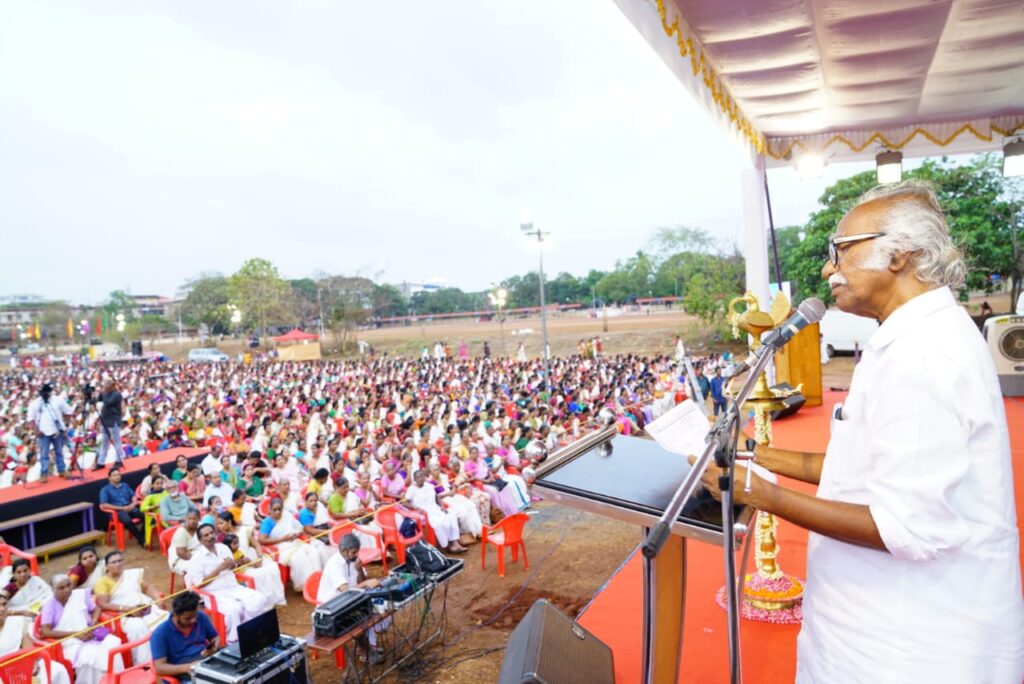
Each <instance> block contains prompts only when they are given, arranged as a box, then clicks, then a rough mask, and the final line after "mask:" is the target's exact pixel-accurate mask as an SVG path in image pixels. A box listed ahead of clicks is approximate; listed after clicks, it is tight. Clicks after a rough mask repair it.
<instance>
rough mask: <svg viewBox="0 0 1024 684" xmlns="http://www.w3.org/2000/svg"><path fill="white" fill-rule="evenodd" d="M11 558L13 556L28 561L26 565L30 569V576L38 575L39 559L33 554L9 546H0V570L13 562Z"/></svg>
mask: <svg viewBox="0 0 1024 684" xmlns="http://www.w3.org/2000/svg"><path fill="white" fill-rule="evenodd" d="M11 556H14V557H15V558H24V559H25V560H27V561H28V565H29V567H30V568H31V569H32V574H33V575H38V574H39V559H38V558H36V556H35V554H34V553H27V552H25V551H22V550H21V549H16V548H14V547H13V546H11V545H10V544H0V568H2V567H6V566H8V565H10V564H11V563H12V562H13V560H12V559H11Z"/></svg>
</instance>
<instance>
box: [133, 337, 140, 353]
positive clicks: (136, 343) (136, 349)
mask: <svg viewBox="0 0 1024 684" xmlns="http://www.w3.org/2000/svg"><path fill="white" fill-rule="evenodd" d="M132 356H142V340H132Z"/></svg>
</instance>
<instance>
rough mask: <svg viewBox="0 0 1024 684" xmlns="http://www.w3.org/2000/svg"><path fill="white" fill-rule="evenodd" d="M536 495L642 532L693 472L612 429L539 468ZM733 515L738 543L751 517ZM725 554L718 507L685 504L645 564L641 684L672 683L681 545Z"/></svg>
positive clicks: (707, 499)
mask: <svg viewBox="0 0 1024 684" xmlns="http://www.w3.org/2000/svg"><path fill="white" fill-rule="evenodd" d="M535 470H536V473H537V480H536V482H534V484H533V487H534V489H536V490H537V491H538V492H541V493H543V494H544V496H545V497H546V498H548V499H550V500H553V501H557V502H559V503H561V504H564V505H566V506H570V507H573V508H578V509H581V510H585V511H589V512H591V513H596V514H598V515H603V516H607V517H609V518H614V519H616V520H621V521H623V522H628V523H632V524H636V525H638V526H640V528H641V534H642V535H643V536H642V537H641V539H643V538H644V537H646V536H647V533H648V531H649V529H650V528H651V527H652V526H654V525H655V523H657V522H658V518H659V517H660V516H661V515H662V513H663V512H664V511H665V508H666V507H667V506H668V503H669V501H670V500H671V498H672V495H673V494H674V493H675V491H676V488H677V487H678V486H679V483H681V482H682V481H683V478H684V477H685V476H686V474H687V473H688V472H689V470H690V464H689V463H687V461H686V459H685V458H684V457H682V456H680V455H678V454H673V453H671V452H668V451H665V450H664V449H662V448H661V447H660V446H658V444H657V443H656V442H654V441H653V440H649V439H644V438H640V437H626V436H621V435H617V430H616V428H615V427H614V426H611V427H607V428H604V429H603V430H599V431H597V432H594V433H591V434H590V435H587V436H586V437H584V438H583V439H581V440H579V441H577V442H575V443H573V444H570V445H569V446H567V447H565V448H564V449H560V450H558V451H556V452H554V453H553V454H551V455H550V456H549V457H548V459H547V460H546V461H544V462H543V463H541V464H540V465H539V466H537V467H536V469H535ZM754 512H755V511H754V510H753V508H751V507H749V506H742V507H739V506H738V507H736V510H735V513H736V518H735V520H736V525H735V530H734V534H736V538H737V542H738V543H739V542H742V541H743V539H744V538H745V537H746V536H747V535H746V532H747V528H748V526H749V524H750V521H751V519H752V518H753V515H754ZM688 539H696V540H698V541H703V542H706V543H709V544H715V545H717V546H722V545H723V543H724V536H723V530H722V511H721V505H720V504H719V503H718V502H717V501H716V500H715V499H713V498H712V497H711V495H710V494H708V493H707V492H705V491H704V490H703V489H699V490H698V492H697V494H695V495H694V496H693V497H692V498H691V499H690V501H688V502H687V504H686V506H685V507H684V508H683V511H682V513H680V515H679V518H678V519H677V520H676V522H675V523H674V524H673V525H672V536H671V537H670V538H669V540H668V541H667V542H666V543H665V546H664V547H663V548H662V550H661V553H659V554H658V555H657V556H656V557H655V558H653V559H649V558H646V557H644V567H643V577H644V606H643V609H644V616H643V668H642V671H643V681H644V682H646V683H649V684H651V683H654V682H658V683H659V684H660V683H661V682H676V681H678V679H679V654H680V650H681V649H682V645H683V618H684V614H685V609H686V605H685V604H686V542H687V540H688Z"/></svg>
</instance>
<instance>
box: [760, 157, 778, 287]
mask: <svg viewBox="0 0 1024 684" xmlns="http://www.w3.org/2000/svg"><path fill="white" fill-rule="evenodd" d="M763 173H764V176H763V177H764V202H765V204H766V205H767V207H768V234H769V235H771V236H772V257H773V258H774V260H775V282H776V283H778V285H779V291H780V292H781V291H782V266H781V264H780V263H779V243H778V241H777V240H776V239H775V217H774V216H772V195H771V193H770V192H768V169H763Z"/></svg>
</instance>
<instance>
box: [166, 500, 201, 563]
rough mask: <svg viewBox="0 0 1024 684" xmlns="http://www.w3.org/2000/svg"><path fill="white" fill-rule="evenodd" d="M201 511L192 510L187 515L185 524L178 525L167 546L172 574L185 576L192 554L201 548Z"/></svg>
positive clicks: (168, 561)
mask: <svg viewBox="0 0 1024 684" xmlns="http://www.w3.org/2000/svg"><path fill="white" fill-rule="evenodd" d="M198 532H199V511H197V510H196V509H194V508H192V509H190V510H189V512H188V513H186V514H185V522H183V523H182V524H181V525H178V528H177V529H176V530H174V534H172V535H171V543H170V544H169V545H168V546H167V567H169V568H170V569H171V572H173V573H177V574H179V575H180V574H183V573H184V572H185V563H186V562H187V561H188V560H189V559H191V558H192V552H193V551H195V550H196V548H198V546H199V537H198V536H197V533H198Z"/></svg>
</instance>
